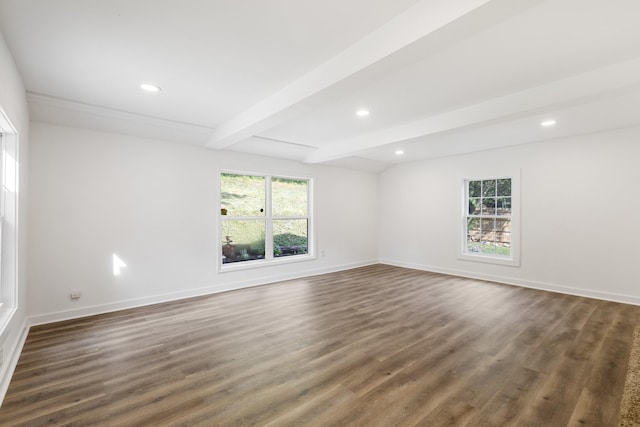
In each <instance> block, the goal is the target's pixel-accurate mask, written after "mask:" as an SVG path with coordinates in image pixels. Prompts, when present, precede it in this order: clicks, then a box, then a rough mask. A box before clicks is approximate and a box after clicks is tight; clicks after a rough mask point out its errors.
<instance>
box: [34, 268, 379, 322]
mask: <svg viewBox="0 0 640 427" xmlns="http://www.w3.org/2000/svg"><path fill="white" fill-rule="evenodd" d="M377 263H378V260H369V261H363V262H356V263H350V264H343V265H337V266H332V267H326V268H320V269H315V270H310V271H304V272H299V273H290V274H284V275H277V276H267V277H264V278H262V279H260V280H259V281H256V280H242V281H238V282H232V283H226V284H225V285H224V286H221V287H207V288H198V289H190V290H188V291H183V292H172V293H168V294H161V295H153V296H150V297H144V298H138V299H132V300H127V301H119V302H114V303H108V304H100V305H94V306H89V307H83V308H79V309H74V310H65V311H59V312H55V313H48V314H41V315H35V316H31V317H29V319H28V322H29V326H36V325H44V324H47V323H53V322H60V321H64V320H71V319H77V318H80V317H87V316H93V315H96V314H104V313H111V312H114V311H119V310H126V309H129V308H135V307H142V306H146V305H151V304H159V303H163V302H169V301H176V300H180V299H185V298H193V297H199V296H203V295H210V294H217V293H220V292H227V291H233V290H237V289H244V288H249V287H253V286H261V285H267V284H270V283H275V282H282V281H285V280H293V279H300V278H303V277H311V276H317V275H320V274H326V273H334V272H338V271H344V270H349V269H352V268H358V267H364V266H367V265H372V264H377Z"/></svg>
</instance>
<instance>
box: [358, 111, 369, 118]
mask: <svg viewBox="0 0 640 427" xmlns="http://www.w3.org/2000/svg"><path fill="white" fill-rule="evenodd" d="M369 114H371V113H370V112H369V110H358V111H356V115H357V116H358V117H367V116H368V115H369Z"/></svg>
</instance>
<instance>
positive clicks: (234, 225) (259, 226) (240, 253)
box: [222, 219, 265, 264]
mask: <svg viewBox="0 0 640 427" xmlns="http://www.w3.org/2000/svg"><path fill="white" fill-rule="evenodd" d="M222 235H223V236H224V237H223V241H222V263H223V264H227V263H230V262H240V261H251V260H255V259H263V258H264V254H265V249H264V247H265V246H264V238H265V237H264V236H265V222H264V220H251V219H247V220H225V221H222Z"/></svg>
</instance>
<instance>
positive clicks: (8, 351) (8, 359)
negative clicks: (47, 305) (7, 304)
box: [0, 319, 29, 406]
mask: <svg viewBox="0 0 640 427" xmlns="http://www.w3.org/2000/svg"><path fill="white" fill-rule="evenodd" d="M27 335H29V324H28V321H27V319H25V320H24V322H22V326H21V327H20V335H19V336H18V339H17V340H16V341H15V343H14V345H12V346H11V347H10V348H7V347H4V351H5V354H4V369H3V370H2V377H1V378H0V406H2V402H4V397H5V395H6V394H7V390H9V384H10V383H11V378H12V377H13V372H14V371H15V370H16V366H17V365H18V360H19V359H20V354H22V349H23V348H24V343H25V342H26V340H27ZM5 344H7V343H6V342H5ZM9 344H10V343H9Z"/></svg>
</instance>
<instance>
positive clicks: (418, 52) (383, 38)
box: [207, 0, 543, 149]
mask: <svg viewBox="0 0 640 427" xmlns="http://www.w3.org/2000/svg"><path fill="white" fill-rule="evenodd" d="M541 1H543V0H520V1H513V0H457V1H451V0H422V1H419V2H418V3H416V4H415V5H414V6H412V7H411V8H409V9H407V10H406V11H405V12H404V13H402V14H400V15H398V16H396V17H395V18H394V19H392V20H391V21H389V22H387V23H386V24H385V25H383V26H382V27H380V28H378V29H377V30H376V31H374V32H372V33H370V34H369V35H367V36H366V37H364V38H362V39H361V40H359V41H358V42H356V43H355V44H353V45H352V46H351V47H349V48H347V49H346V50H344V51H343V52H342V53H340V54H338V55H337V56H335V57H333V58H332V59H330V60H329V61H327V62H325V63H323V64H322V65H320V66H319V67H317V68H316V69H314V70H312V71H311V72H309V73H307V74H305V75H303V76H302V77H300V78H299V79H298V80H296V81H294V82H292V83H291V84H289V85H288V86H286V87H284V88H283V89H281V90H280V91H278V92H276V93H274V94H273V95H271V96H269V97H267V98H266V99H264V100H262V101H261V102H258V103H257V104H255V105H253V106H252V107H251V108H249V109H247V110H245V111H244V112H242V113H240V114H238V115H237V116H235V117H233V118H231V119H229V120H228V121H226V122H224V123H221V124H220V125H219V126H218V127H217V128H216V130H215V132H214V133H213V135H212V136H211V138H210V139H209V142H208V144H207V147H208V148H212V149H222V148H226V147H229V146H231V145H233V144H235V143H237V142H239V141H242V140H244V139H246V138H249V137H251V136H253V135H257V134H258V133H260V132H262V131H265V130H267V129H270V128H272V127H274V126H276V125H278V124H280V123H283V122H284V121H286V120H288V119H291V118H293V117H295V116H297V115H298V114H301V113H304V112H306V111H309V110H311V109H313V108H315V107H317V106H319V105H321V104H322V103H324V102H326V101H327V100H329V99H331V98H333V97H336V96H340V94H341V93H345V91H351V90H354V89H357V88H359V87H365V86H366V85H368V84H372V83H373V82H375V81H376V79H380V78H382V76H384V75H385V74H387V73H389V72H393V71H394V70H398V69H401V68H403V67H405V66H407V65H409V64H411V63H414V62H415V61H416V60H419V59H421V58H423V57H424V56H425V55H428V54H430V53H432V52H435V51H437V50H439V49H441V48H443V47H446V46H448V45H450V44H451V43H454V42H455V41H457V40H461V39H463V38H465V37H468V36H469V35H471V34H473V33H475V32H477V31H480V30H481V29H483V28H487V27H489V26H491V25H493V24H495V23H496V22H499V21H500V20H503V19H505V18H506V17H508V16H511V15H513V14H516V13H518V12H519V11H522V10H524V9H526V8H528V7H531V6H532V5H534V4H537V3H540V2H541Z"/></svg>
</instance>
